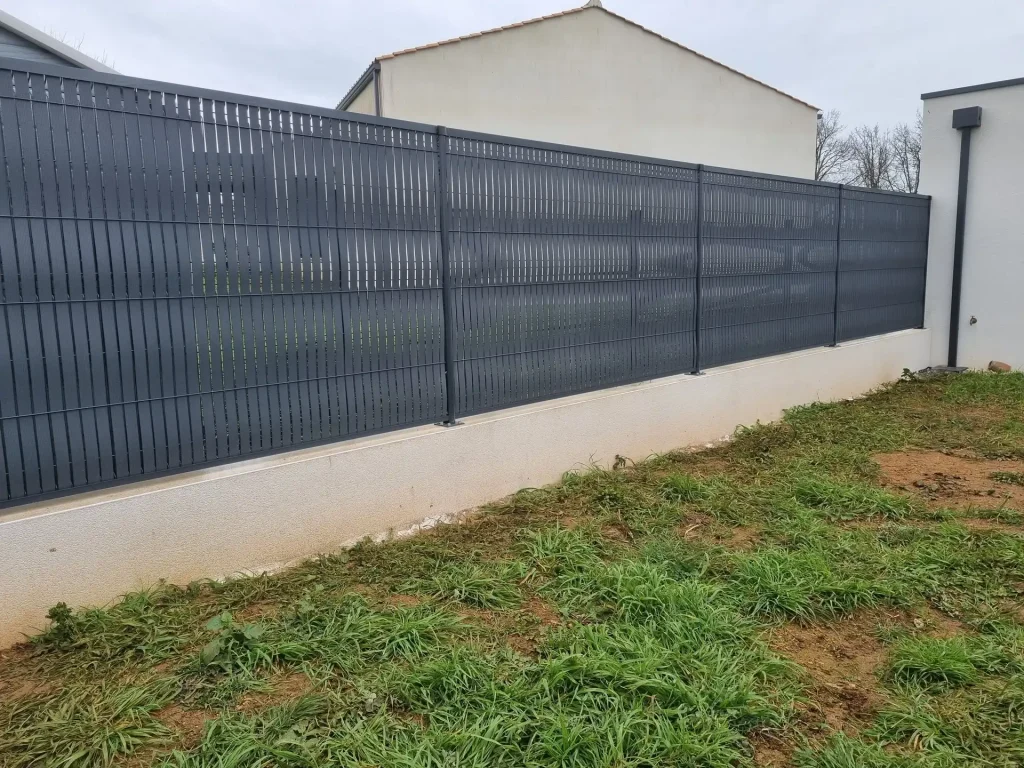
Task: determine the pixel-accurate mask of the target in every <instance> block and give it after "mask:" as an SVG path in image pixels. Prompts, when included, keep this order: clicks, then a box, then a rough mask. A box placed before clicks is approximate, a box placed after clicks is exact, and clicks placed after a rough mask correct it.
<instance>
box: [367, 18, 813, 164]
mask: <svg viewBox="0 0 1024 768" xmlns="http://www.w3.org/2000/svg"><path fill="white" fill-rule="evenodd" d="M381 76H382V79H383V89H382V99H383V105H382V106H383V113H384V115H386V116H387V117H394V118H400V119H405V120H414V121H420V122H424V123H431V124H440V125H447V126H450V127H453V128H462V129H467V130H476V131H482V132H487V133H496V134H502V135H506V136H515V137H519V138H526V139H537V140H542V141H551V142H557V143H563V144H573V145H577V146H585V147H591V148H597V149H605V150H611V151H618V152H627V153H633V154H640V155H647V156H653V157H662V158H669V159H674V160H682V161H689V162H700V163H705V164H708V165H719V166H728V167H731V168H742V169H745V170H752V171H760V172H763V173H776V174H782V175H789V176H800V177H805V178H812V177H813V175H814V143H815V131H816V125H817V123H816V119H817V112H816V110H815V109H813V108H812V107H808V106H806V105H804V104H802V103H800V102H798V101H795V100H794V99H791V98H789V97H787V96H784V95H782V94H780V93H778V92H777V91H774V90H772V89H771V88H768V87H767V86H763V85H760V84H758V83H755V82H753V81H752V80H749V79H748V78H745V77H743V76H742V75H740V74H738V73H735V72H732V71H730V70H729V69H727V68H725V67H722V66H720V65H718V64H715V63H713V62H711V61H709V60H707V59H704V58H702V57H701V56H699V55H697V54H694V53H691V52H689V51H686V50H685V49H682V48H680V47H679V46H676V45H674V44H672V43H669V42H667V41H665V40H662V39H661V38H659V37H657V36H656V35H653V34H651V33H649V32H646V31H644V30H642V29H640V28H638V27H635V26H633V25H631V24H629V23H627V22H624V21H622V20H621V19H618V18H616V17H615V16H612V15H610V14H609V13H606V12H605V11H603V10H601V9H598V8H591V9H586V10H583V11H580V12H577V13H572V14H569V15H566V16H561V17H556V18H553V19H548V20H545V21H543V22H538V23H533V24H527V25H524V26H522V27H519V28H515V29H511V30H507V31H503V32H500V33H496V34H485V35H482V36H479V37H475V38H471V39H469V40H465V41H462V42H458V43H453V44H450V45H441V46H438V47H435V48H429V49H426V50H423V51H418V52H415V53H409V54H403V55H401V56H397V57H395V58H385V59H383V60H382V61H381Z"/></svg>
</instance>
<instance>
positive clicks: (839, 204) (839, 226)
mask: <svg viewBox="0 0 1024 768" xmlns="http://www.w3.org/2000/svg"><path fill="white" fill-rule="evenodd" d="M842 238H843V185H842V184H840V185H839V198H838V199H837V201H836V277H835V296H833V297H832V343H831V344H829V346H830V347H838V346H839V264H840V249H841V248H842Z"/></svg>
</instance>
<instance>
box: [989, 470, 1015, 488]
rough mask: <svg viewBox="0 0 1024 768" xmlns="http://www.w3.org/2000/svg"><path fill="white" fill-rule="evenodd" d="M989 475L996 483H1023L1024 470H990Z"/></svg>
mask: <svg viewBox="0 0 1024 768" xmlns="http://www.w3.org/2000/svg"><path fill="white" fill-rule="evenodd" d="M989 477H990V478H992V479H993V480H995V481H996V482H997V483H1006V484H1007V485H1024V472H992V473H991V474H990V475H989Z"/></svg>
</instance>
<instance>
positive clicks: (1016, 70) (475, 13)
mask: <svg viewBox="0 0 1024 768" xmlns="http://www.w3.org/2000/svg"><path fill="white" fill-rule="evenodd" d="M582 2H583V0H503V1H502V2H494V1H493V0H476V1H475V2H474V0H360V1H358V2H355V1H353V0H290V1H289V0H236V1H235V2H228V1H227V0H173V2H156V0H4V2H3V7H4V10H6V11H8V12H9V13H12V14H14V15H15V16H18V17H19V18H21V19H23V20H25V21H27V22H28V23H30V24H33V25H35V26H36V27H39V28H40V29H44V30H46V31H48V32H50V33H51V34H53V33H56V34H58V35H64V36H65V41H66V42H72V43H74V42H79V41H81V48H82V50H83V51H84V52H86V53H89V54H90V55H93V56H99V55H105V56H106V59H107V63H108V64H111V65H112V66H114V67H115V68H116V69H117V70H119V71H120V72H122V73H124V74H128V75H135V76H138V77H145V78H150V79H155V80H166V81H170V82H176V83H183V84H186V85H194V86H203V87H207V88H215V89H219V90H225V91H233V92H239V93H244V94H251V95H255V96H263V97H267V98H276V99H283V100H286V101H295V102H300V103H307V104H314V105H319V106H334V105H335V104H336V103H337V102H338V100H339V99H340V98H341V97H342V96H343V95H344V94H345V93H346V91H348V89H349V87H350V86H351V85H352V83H353V82H354V81H355V80H356V79H357V78H358V77H359V75H360V74H361V73H362V71H363V70H364V69H365V68H366V66H367V64H369V62H370V61H371V60H372V59H373V58H374V56H376V55H379V54H382V53H388V52H390V51H395V50H399V49H402V48H408V47H411V46H415V45H420V44H424V43H429V42H433V41H436V40H441V39H445V38H449V37H454V36H458V35H461V34H466V33H470V32H475V31H479V30H482V29H488V28H491V27H495V26H500V25H503V24H509V23H512V22H515V21H522V20H524V19H528V18H533V17H536V16H541V15H544V14H547V13H553V12H555V11H560V10H564V9H566V8H569V7H572V6H573V4H574V3H579V4H582ZM605 6H606V7H607V8H609V9H610V10H613V11H615V12H616V13H619V14H621V15H623V16H626V17H628V18H631V19H633V20H634V21H637V22H638V23H640V24H642V25H644V26H645V27H648V28H650V29H654V30H657V31H658V32H660V33H661V34H663V35H665V36H666V37H669V38H671V39H673V40H676V41H677V42H680V43H682V44H683V45H685V46H687V47H689V48H692V49H694V50H696V51H698V52H700V53H703V54H705V55H707V56H710V57H711V58H713V59H717V60H718V61H720V62H722V63H724V64H727V65H729V66H730V67H733V68H734V69H738V70H740V71H741V72H744V73H746V74H749V75H751V76H753V77H755V78H757V79H759V80H762V81H764V82H766V83H769V84H771V85H773V86H775V87H777V88H779V89H781V90H783V91H786V92H787V93H790V94H792V95H794V96H797V97H799V98H801V99H803V100H805V101H809V102H811V103H812V104H815V105H817V106H819V107H820V108H823V109H832V108H834V109H839V110H840V111H841V112H842V115H843V120H844V122H845V123H846V124H847V125H859V124H875V123H879V124H881V125H882V126H883V127H886V126H892V125H894V124H896V123H897V122H903V121H911V120H913V117H914V114H915V112H916V111H917V109H918V108H919V105H920V101H919V98H920V94H921V93H923V92H927V91H932V90H941V89H945V88H954V87H958V86H962V85H970V84H973V83H981V82H987V81H991V80H1003V79H1007V78H1013V77H1022V76H1024V0H966V1H965V0H605ZM597 53H598V54H599V52H597Z"/></svg>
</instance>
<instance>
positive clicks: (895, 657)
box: [887, 637, 1004, 688]
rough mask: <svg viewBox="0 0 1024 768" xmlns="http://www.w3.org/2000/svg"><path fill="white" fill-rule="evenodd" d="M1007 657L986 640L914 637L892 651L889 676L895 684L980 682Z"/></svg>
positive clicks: (930, 684) (949, 684)
mask: <svg viewBox="0 0 1024 768" xmlns="http://www.w3.org/2000/svg"><path fill="white" fill-rule="evenodd" d="M1003 661H1004V659H1003V658H1002V655H1001V654H999V653H998V651H997V650H996V649H994V648H992V647H991V646H989V645H988V644H986V643H981V642H978V641H977V640H975V639H973V638H968V637H942V638H939V637H914V638H907V639H905V640H903V641H902V642H900V643H899V644H898V645H897V646H896V647H895V648H894V649H893V651H892V657H891V659H890V661H889V669H888V672H887V674H888V676H889V678H890V679H891V680H893V681H895V682H896V683H910V684H914V685H919V686H922V687H942V688H946V687H955V686H961V685H970V684H972V683H976V682H978V681H979V680H980V679H981V677H982V675H983V674H985V673H986V672H991V671H994V670H995V669H997V668H998V667H999V666H1000V665H1001V664H1002V662H1003Z"/></svg>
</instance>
